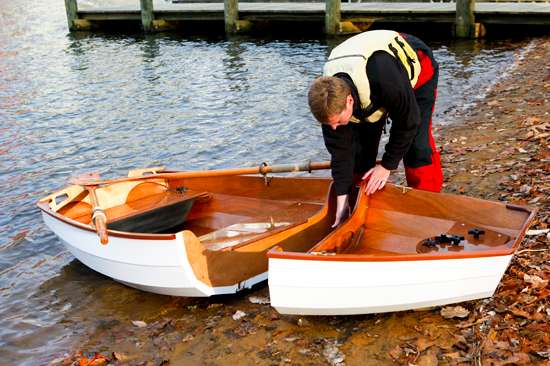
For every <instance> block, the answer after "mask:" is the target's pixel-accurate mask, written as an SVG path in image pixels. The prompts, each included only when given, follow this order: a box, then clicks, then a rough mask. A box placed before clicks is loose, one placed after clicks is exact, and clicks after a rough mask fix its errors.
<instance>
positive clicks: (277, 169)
mask: <svg viewBox="0 0 550 366" xmlns="http://www.w3.org/2000/svg"><path fill="white" fill-rule="evenodd" d="M321 169H330V161H323V162H305V163H298V164H281V165H267V164H261V165H260V166H258V167H255V168H232V169H217V170H204V171H198V172H173V173H159V174H150V175H145V176H139V177H128V178H120V179H111V180H91V181H87V180H84V179H73V180H72V181H71V183H72V184H76V185H80V186H85V187H90V186H99V185H107V184H114V183H121V182H133V181H140V180H147V179H184V178H204V177H222V176H230V175H243V174H267V173H290V172H311V171H313V170H321Z"/></svg>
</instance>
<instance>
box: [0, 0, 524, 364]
mask: <svg viewBox="0 0 550 366" xmlns="http://www.w3.org/2000/svg"><path fill="white" fill-rule="evenodd" d="M63 6H64V4H63V2H60V1H53V0H42V1H38V0H27V1H22V0H14V1H10V2H6V1H5V2H2V4H1V5H0V131H1V132H0V192H1V195H0V233H1V235H0V321H1V325H2V326H1V327H0V364H22V365H34V364H42V363H48V362H49V360H51V359H52V358H54V357H56V356H59V355H61V354H62V353H63V352H64V351H68V350H70V349H71V348H72V347H75V346H76V345H78V344H80V343H81V342H82V341H83V340H85V339H88V338H89V337H90V334H92V333H94V334H98V333H97V332H98V329H99V330H101V329H103V328H102V327H105V326H106V325H105V324H104V323H103V322H104V319H110V320H109V321H113V322H122V321H127V320H128V319H134V317H135V316H140V317H141V318H143V317H146V316H147V314H149V315H151V316H154V314H156V313H157V309H158V307H159V306H161V305H162V304H164V303H166V301H167V300H166V297H163V296H158V295H151V294H146V293H142V292H139V291H135V290H130V289H127V288H125V287H123V286H121V285H118V284H116V283H114V282H113V281H111V280H109V279H108V278H105V277H103V276H101V275H99V274H97V273H95V272H93V271H91V270H89V269H87V268H85V267H84V266H82V265H81V264H80V263H79V262H77V261H75V260H74V259H73V257H72V256H71V255H70V254H69V253H68V252H67V251H66V250H65V249H64V248H63V246H62V245H61V243H60V241H59V240H57V239H56V238H55V236H54V235H53V234H52V233H51V232H50V231H48V230H47V229H46V228H45V226H44V225H43V223H42V221H41V218H40V215H39V212H38V210H37V209H36V207H35V202H36V200H37V199H39V198H40V197H42V196H44V195H46V194H47V193H48V192H51V191H52V190H54V189H56V188H60V187H62V186H64V185H66V183H67V179H68V177H69V176H71V175H73V174H76V173H81V172H86V171H98V172H100V173H102V175H103V176H105V177H114V176H119V175H124V174H126V171H127V170H128V169H130V168H135V167H144V166H157V165H167V166H169V167H171V168H176V169H189V170H191V169H206V168H208V169H211V168H221V167H237V166H257V165H258V164H259V163H260V162H262V161H266V160H267V161H270V162H277V163H284V162H291V161H303V160H307V159H311V160H316V161H319V160H326V159H328V155H327V152H326V151H325V148H324V145H323V142H322V138H321V133H320V128H319V127H318V126H317V125H316V123H315V122H314V121H313V119H312V117H311V116H310V115H309V111H308V109H307V103H306V97H305V95H306V90H307V87H308V84H309V83H310V82H311V80H312V79H313V78H314V77H315V76H317V75H318V74H319V72H320V70H321V68H322V64H323V61H324V60H325V58H326V56H327V54H328V52H329V51H330V48H331V47H333V46H334V43H335V41H330V42H327V41H326V40H324V39H322V37H319V39H300V38H293V39H275V38H274V39H255V38H253V37H243V36H240V37H232V38H229V39H225V38H216V37H210V38H208V37H191V36H184V35H178V34H163V35H147V36H145V35H143V34H141V33H137V34H126V35H123V36H118V35H108V34H92V33H83V34H77V35H76V34H75V35H71V34H69V33H68V32H67V26H66V19H65V11H64V7H63ZM429 43H430V44H431V45H432V46H433V47H434V50H435V55H436V58H437V59H438V60H439V62H440V64H441V79H440V86H439V100H438V104H437V107H436V114H435V117H434V124H435V125H442V124H448V123H460V120H459V116H460V115H461V114H463V113H465V111H467V110H468V108H471V106H472V103H473V102H475V101H476V100H477V99H479V98H481V97H482V96H483V93H484V91H485V90H486V88H487V87H489V86H490V85H491V84H492V83H493V82H494V81H495V80H496V79H497V78H498V77H499V75H501V74H502V73H503V72H504V71H505V70H506V69H507V68H509V67H510V65H511V64H512V63H513V60H514V57H515V56H514V55H516V54H517V53H518V52H519V51H521V49H522V48H523V47H525V46H526V44H527V41H525V40H523V41H463V42H454V41H453V42H451V41H448V42H443V41H433V42H429Z"/></svg>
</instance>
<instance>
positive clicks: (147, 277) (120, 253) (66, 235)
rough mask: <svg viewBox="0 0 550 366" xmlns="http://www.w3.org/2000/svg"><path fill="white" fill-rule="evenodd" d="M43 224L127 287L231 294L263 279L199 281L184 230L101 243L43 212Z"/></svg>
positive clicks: (74, 251)
mask: <svg viewBox="0 0 550 366" xmlns="http://www.w3.org/2000/svg"><path fill="white" fill-rule="evenodd" d="M42 217H43V219H44V222H45V223H46V225H47V226H48V227H49V228H50V229H51V230H52V231H53V232H54V233H55V234H56V235H57V236H58V237H59V239H61V241H62V242H63V244H64V245H65V246H66V247H67V249H68V250H69V251H70V252H71V253H72V254H73V255H74V256H75V257H76V258H77V259H78V260H79V261H80V262H82V263H83V264H85V265H86V266H88V267H90V268H91V269H93V270H95V271H97V272H99V273H101V274H103V275H106V276H108V277H111V278H112V279H114V280H116V281H118V282H121V283H123V284H125V285H128V286H130V287H135V288H138V289H141V290H144V291H149V292H154V293H157V294H163V295H173V296H190V297H205V296H212V295H222V294H233V293H236V292H237V291H239V290H242V289H244V288H250V287H251V286H253V285H254V284H256V283H258V282H261V281H264V280H265V279H266V278H267V273H262V274H259V275H257V276H255V277H253V278H250V279H248V280H246V281H243V282H240V283H236V284H234V285H231V286H223V287H211V286H208V285H207V284H205V283H203V282H201V281H199V280H198V279H197V277H196V276H195V274H194V272H193V269H192V268H191V265H190V264H189V261H188V258H187V252H186V248H185V245H186V243H185V240H184V237H183V233H182V232H180V233H177V234H176V235H175V239H172V240H151V239H136V238H125V237H119V236H111V237H110V238H109V244H107V245H101V244H100V242H99V238H98V236H97V234H96V233H95V232H93V231H88V230H83V229H80V228H78V227H76V226H73V225H70V224H68V223H65V222H64V221H61V220H57V219H56V218H54V217H52V216H50V215H48V214H46V213H44V212H43V213H42Z"/></svg>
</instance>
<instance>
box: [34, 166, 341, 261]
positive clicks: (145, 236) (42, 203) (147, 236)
mask: <svg viewBox="0 0 550 366" xmlns="http://www.w3.org/2000/svg"><path fill="white" fill-rule="evenodd" d="M169 172H170V173H171V171H169ZM176 172H177V171H176ZM241 176H249V177H262V178H263V176H259V175H257V174H242V175H241ZM285 178H287V177H285ZM288 178H293V179H296V178H299V179H319V178H324V177H288ZM145 181H147V180H145ZM331 186H332V183H329V185H328V193H327V194H326V196H325V197H324V202H323V203H322V204H320V209H319V210H317V211H316V212H315V213H314V214H312V215H311V216H310V217H308V218H307V219H305V220H301V221H300V222H298V223H295V224H293V225H289V226H285V227H283V228H281V230H277V231H276V232H275V233H273V232H267V233H264V234H263V235H261V236H260V237H258V238H254V239H250V240H247V241H245V242H243V243H239V244H238V245H236V246H232V247H228V248H224V249H222V250H221V251H231V250H234V249H239V248H242V247H245V246H247V245H250V244H253V243H255V242H257V241H260V240H263V239H265V238H267V237H269V236H271V235H276V234H279V233H282V232H284V231H286V230H290V229H293V228H295V227H297V226H300V225H304V224H306V223H308V222H309V221H310V220H311V219H312V218H314V217H317V216H318V215H320V214H321V213H322V212H323V210H324V209H325V208H326V207H328V200H329V199H330V190H331ZM46 198H47V197H45V198H41V199H40V200H38V202H37V203H36V206H37V207H38V208H39V209H40V210H41V211H42V212H44V213H46V214H48V215H50V216H51V217H53V218H55V219H57V220H58V221H61V222H63V223H65V224H68V225H70V226H73V227H76V228H79V229H83V230H85V231H89V232H93V233H97V232H96V229H95V227H94V226H93V225H87V224H84V223H82V222H80V221H77V220H73V219H71V218H68V217H67V216H64V215H61V214H60V213H58V212H56V211H54V210H53V209H52V208H51V207H50V206H49V204H48V202H47V201H46ZM184 231H190V232H191V233H193V235H195V233H194V232H193V231H191V230H187V229H184V230H180V231H178V232H176V233H170V234H155V233H137V232H136V233H134V232H127V231H118V230H112V229H107V233H108V235H109V237H119V238H125V239H137V240H175V239H176V235H177V234H179V233H181V232H184ZM197 238H198V237H197ZM205 250H209V249H207V248H205ZM209 251H210V250H209Z"/></svg>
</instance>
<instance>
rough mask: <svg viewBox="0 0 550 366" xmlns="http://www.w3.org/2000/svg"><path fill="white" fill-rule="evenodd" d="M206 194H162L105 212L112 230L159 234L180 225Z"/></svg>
mask: <svg viewBox="0 0 550 366" xmlns="http://www.w3.org/2000/svg"><path fill="white" fill-rule="evenodd" d="M206 195H208V193H206V192H196V191H186V192H182V193H180V192H173V191H165V192H162V193H157V194H153V195H150V196H146V197H143V198H140V199H137V200H133V201H130V202H126V203H125V204H123V205H119V206H115V207H112V208H109V209H107V210H105V214H106V215H107V222H108V224H107V227H108V228H109V229H111V230H118V231H128V232H141V233H160V232H163V231H166V230H169V229H171V228H174V227H175V226H178V225H181V224H182V223H183V222H184V221H185V219H186V218H187V214H188V213H189V211H191V207H192V206H193V203H194V201H195V200H196V199H198V198H200V197H205V196H206Z"/></svg>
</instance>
